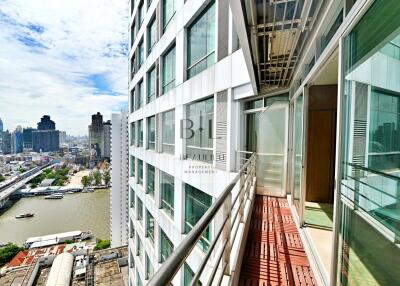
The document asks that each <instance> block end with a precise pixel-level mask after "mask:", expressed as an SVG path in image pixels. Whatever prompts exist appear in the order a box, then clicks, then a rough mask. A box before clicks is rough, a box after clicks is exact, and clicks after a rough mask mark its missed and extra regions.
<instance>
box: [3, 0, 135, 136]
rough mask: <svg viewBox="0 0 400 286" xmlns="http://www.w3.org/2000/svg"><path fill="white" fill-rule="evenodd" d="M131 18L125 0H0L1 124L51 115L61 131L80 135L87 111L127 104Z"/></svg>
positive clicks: (117, 108)
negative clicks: (128, 43) (91, 0)
mask: <svg viewBox="0 0 400 286" xmlns="http://www.w3.org/2000/svg"><path fill="white" fill-rule="evenodd" d="M78 4H79V5H78ZM100 19H101V20H100ZM127 19H128V2H127V1H105V0H102V1H96V5H92V3H90V1H84V2H82V1H57V2H52V1H39V0H35V1H29V2H28V3H27V2H26V1H21V0H5V1H2V3H1V7H0V24H1V26H2V29H1V31H0V62H1V67H2V68H0V94H1V98H2V100H1V101H0V110H1V114H0V117H1V118H2V120H3V122H4V129H10V130H14V129H15V127H16V126H17V125H22V126H32V125H34V124H35V123H36V120H37V118H40V116H41V115H43V114H49V115H50V116H51V117H52V118H53V119H54V120H55V121H56V122H57V123H58V126H59V129H60V130H65V131H67V133H68V134H71V135H83V134H87V125H88V124H89V123H90V114H93V113H96V112H97V111H99V112H101V113H102V114H104V115H105V116H106V117H107V118H108V117H110V118H111V113H112V112H119V111H120V110H124V109H126V106H127V99H126V94H127V88H126V70H127V60H126V57H127V42H128V39H127V37H128V36H127V29H126V22H127ZM4 67H12V68H9V69H6V68H4Z"/></svg>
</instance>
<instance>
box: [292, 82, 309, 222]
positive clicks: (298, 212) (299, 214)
mask: <svg viewBox="0 0 400 286" xmlns="http://www.w3.org/2000/svg"><path fill="white" fill-rule="evenodd" d="M299 96H303V106H302V127H301V130H302V138H301V174H300V191H299V203H298V205H299V207H298V209H297V208H296V206H295V198H294V189H295V167H296V166H295V156H296V154H295V153H296V152H295V131H296V130H295V129H296V128H295V120H296V100H297V99H298V97H299ZM290 109H291V112H290V113H289V125H291V126H290V127H289V132H290V142H289V143H290V145H289V146H290V147H289V149H288V152H289V153H290V154H289V155H288V158H289V160H288V163H289V164H290V168H288V169H290V174H289V175H288V178H289V184H288V186H289V189H288V193H290V195H291V199H290V205H291V207H292V208H293V209H294V210H295V211H294V212H293V214H294V217H295V220H296V221H297V224H298V226H300V227H301V226H303V224H304V208H305V198H306V192H305V190H306V174H307V156H306V155H307V124H308V87H307V85H304V87H303V88H302V89H301V90H300V89H299V90H297V92H296V93H295V94H294V96H293V97H292V98H291V99H290Z"/></svg>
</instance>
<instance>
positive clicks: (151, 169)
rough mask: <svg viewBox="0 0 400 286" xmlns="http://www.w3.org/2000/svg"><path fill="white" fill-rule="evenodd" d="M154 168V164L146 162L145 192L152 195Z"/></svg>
mask: <svg viewBox="0 0 400 286" xmlns="http://www.w3.org/2000/svg"><path fill="white" fill-rule="evenodd" d="M155 172H156V169H155V168H154V166H152V165H150V164H147V194H149V195H150V196H152V197H154V177H155Z"/></svg>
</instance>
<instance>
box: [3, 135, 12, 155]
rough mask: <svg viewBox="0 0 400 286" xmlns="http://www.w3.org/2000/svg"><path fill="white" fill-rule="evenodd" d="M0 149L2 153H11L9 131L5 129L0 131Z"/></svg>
mask: <svg viewBox="0 0 400 286" xmlns="http://www.w3.org/2000/svg"><path fill="white" fill-rule="evenodd" d="M1 137H2V140H1V151H2V153H3V154H4V155H7V154H11V133H10V132H9V131H8V130H6V131H3V132H2V133H1Z"/></svg>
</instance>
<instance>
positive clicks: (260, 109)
mask: <svg viewBox="0 0 400 286" xmlns="http://www.w3.org/2000/svg"><path fill="white" fill-rule="evenodd" d="M271 97H272V96H271ZM264 100H265V98H263V101H264ZM278 102H279V101H278ZM286 103H287V106H285V119H286V122H287V124H286V126H285V134H286V138H285V145H286V146H285V151H284V152H283V156H284V158H283V160H284V164H283V169H284V170H283V173H284V174H283V176H284V179H283V185H284V186H283V189H282V193H283V194H282V196H278V197H282V198H286V197H287V195H288V189H289V187H288V183H289V182H290V181H289V166H290V165H289V161H290V157H289V153H288V150H289V148H290V147H289V146H290V141H289V140H290V138H289V137H290V133H289V132H290V131H289V130H290V100H289V101H286ZM272 106H273V104H272V105H271V106H269V107H258V108H254V109H249V110H243V111H242V114H243V115H244V122H245V123H244V124H245V128H244V130H245V132H246V134H247V132H248V124H249V123H248V115H249V114H255V115H257V114H258V113H261V112H265V111H267V110H268V109H269V108H271V107H272ZM243 143H244V146H246V147H248V146H247V143H246V142H243ZM256 154H258V152H256ZM260 155H265V154H263V153H260ZM272 196H274V195H272Z"/></svg>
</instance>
